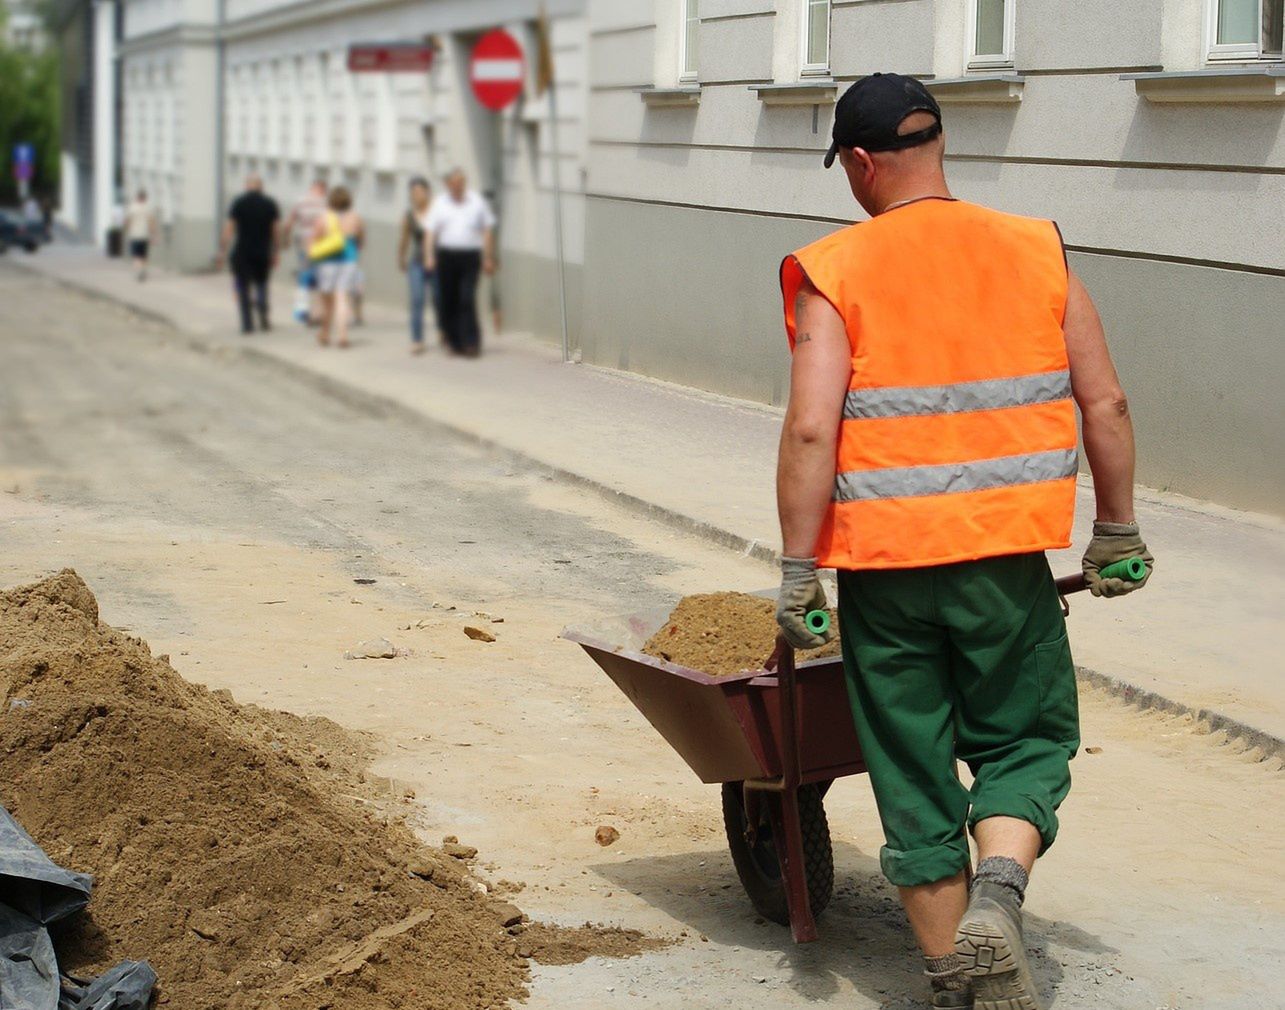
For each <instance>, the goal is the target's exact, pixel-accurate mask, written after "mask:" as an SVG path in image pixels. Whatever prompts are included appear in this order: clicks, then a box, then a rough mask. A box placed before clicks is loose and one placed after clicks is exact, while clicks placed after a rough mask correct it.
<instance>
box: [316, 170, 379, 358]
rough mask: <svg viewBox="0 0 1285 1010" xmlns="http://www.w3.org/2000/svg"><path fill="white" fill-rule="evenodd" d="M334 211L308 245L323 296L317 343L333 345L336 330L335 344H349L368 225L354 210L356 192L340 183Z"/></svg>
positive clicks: (334, 192) (331, 201) (331, 202)
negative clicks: (350, 321) (351, 318)
mask: <svg viewBox="0 0 1285 1010" xmlns="http://www.w3.org/2000/svg"><path fill="white" fill-rule="evenodd" d="M327 203H328V204H329V207H330V210H329V211H328V212H327V213H326V215H325V216H324V217H323V218H322V219H321V220H320V221H318V222H317V227H316V230H315V231H314V232H313V235H312V245H311V246H310V247H309V248H308V256H309V258H310V259H311V260H312V261H313V262H314V263H316V265H317V266H316V269H317V291H318V293H319V294H320V295H321V329H320V330H318V331H317V342H318V343H319V344H321V346H322V347H327V346H329V344H330V334H331V330H332V329H333V331H334V334H335V344H336V346H338V347H347V346H349V345H348V323H349V319H350V312H351V303H352V297H353V294H354V292H356V290H357V289H358V286H359V285H360V283H361V268H360V267H359V266H358V260H359V259H360V256H361V244H362V242H363V241H364V240H365V237H366V225H365V222H363V221H362V219H361V216H360V215H359V214H358V213H357V212H356V211H355V210H353V209H352V194H351V193H349V192H348V189H347V188H346V187H344V186H336V187H335V188H334V189H332V190H331V191H330V195H329V197H328V198H327Z"/></svg>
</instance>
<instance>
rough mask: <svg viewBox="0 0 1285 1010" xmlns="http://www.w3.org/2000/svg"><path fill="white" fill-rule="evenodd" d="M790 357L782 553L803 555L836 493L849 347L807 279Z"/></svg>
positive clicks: (780, 491) (780, 467) (779, 485)
mask: <svg viewBox="0 0 1285 1010" xmlns="http://www.w3.org/2000/svg"><path fill="white" fill-rule="evenodd" d="M794 326H795V333H796V337H795V340H794V360H793V363H792V365H791V368H790V402H789V406H788V407H787V408H786V412H785V423H784V425H783V426H782V429H781V448H780V454H779V456H778V459H777V469H776V501H777V511H778V512H779V514H780V519H781V542H782V553H783V554H784V555H785V556H786V557H793V558H807V557H811V556H812V555H813V553H814V551H815V550H816V541H817V536H818V535H819V533H820V532H821V524H822V522H823V521H824V519H825V512H826V508H827V507H828V506H829V503H830V499H831V498H832V497H833V495H834V473H835V454H836V452H837V449H838V441H839V425H840V424H841V423H842V420H843V401H844V398H845V397H846V395H847V392H848V383H849V381H850V379H851V375H852V352H851V350H850V348H849V346H848V335H847V332H846V331H845V329H844V325H843V319H842V318H841V317H840V316H839V313H838V312H837V311H836V310H835V308H834V306H833V305H831V304H830V303H829V302H828V301H827V300H826V299H825V298H824V297H822V296H821V294H820V293H819V292H818V291H817V289H816V288H815V287H813V285H812V282H811V281H809V280H807V279H806V278H805V279H804V282H803V285H802V287H800V289H799V293H798V296H797V297H796V299H795V303H794Z"/></svg>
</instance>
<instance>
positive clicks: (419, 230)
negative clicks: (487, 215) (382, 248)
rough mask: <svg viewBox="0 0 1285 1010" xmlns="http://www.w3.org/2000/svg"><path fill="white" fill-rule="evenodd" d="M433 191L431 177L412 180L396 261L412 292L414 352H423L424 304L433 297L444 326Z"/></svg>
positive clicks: (412, 344) (434, 313) (438, 318)
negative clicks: (435, 262)
mask: <svg viewBox="0 0 1285 1010" xmlns="http://www.w3.org/2000/svg"><path fill="white" fill-rule="evenodd" d="M431 193H432V191H431V189H430V188H429V185H428V180H427V179H425V178H423V177H422V176H416V177H415V178H414V179H412V180H411V181H410V206H409V207H408V208H406V213H405V214H404V215H402V231H401V236H400V237H399V238H398V240H397V263H398V265H399V266H400V267H401V268H402V270H403V271H404V272H405V274H406V285H407V288H408V290H409V293H410V345H411V353H412V354H423V353H424V307H425V305H426V303H427V302H428V301H429V300H430V299H431V300H432V303H433V317H434V319H435V320H436V321H437V326H438V329H439V330H440V329H441V318H442V315H441V305H440V300H439V296H438V290H437V272H436V271H435V270H434V269H433V268H432V266H431V262H432V253H433V249H432V242H431V241H430V240H429V232H428V212H429V208H430V206H431V202H430V200H431Z"/></svg>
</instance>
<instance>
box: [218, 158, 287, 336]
mask: <svg viewBox="0 0 1285 1010" xmlns="http://www.w3.org/2000/svg"><path fill="white" fill-rule="evenodd" d="M280 217H281V212H280V211H279V210H278V209H277V202H276V201H275V200H273V199H272V197H270V196H265V195H264V193H263V180H262V179H261V178H259V176H258V175H250V176H248V177H247V178H246V180H245V192H244V193H242V194H241V195H240V196H238V197H237V198H236V199H235V200H233V201H232V206H231V207H230V208H229V209H228V219H227V221H225V222H224V224H223V235H222V237H221V239H220V241H219V262H220V266H221V265H222V262H223V259H224V257H225V256H226V255H227V250H228V246H232V257H231V264H232V276H233V277H234V278H236V296H237V302H238V304H239V305H240V307H241V332H242V333H253V332H254V320H253V318H252V316H251V311H250V310H251V303H252V301H253V307H254V309H255V310H256V312H257V314H258V317H259V327H260V329H263V330H269V329H271V326H270V325H269V324H268V275H269V273H271V271H272V268H273V267H275V266H276V265H277V221H278V220H279V219H280ZM234 243H235V244H234Z"/></svg>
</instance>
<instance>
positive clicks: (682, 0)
mask: <svg viewBox="0 0 1285 1010" xmlns="http://www.w3.org/2000/svg"><path fill="white" fill-rule="evenodd" d="M693 21H694V22H696V34H697V36H698V37H699V34H700V21H701V16H700V0H678V83H679V84H695V83H696V82H697V81H698V80H700V66H699V64H698V63H695V62H694V63H693V66H692V67H691V69H688V67H687V57H688V55H689V53H688V46H687V29H688V27H689V26H690V25H691V23H692V22H693ZM695 48H696V58H697V59H698V60H699V58H700V45H699V43H698V44H697V46H696V47H695Z"/></svg>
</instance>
